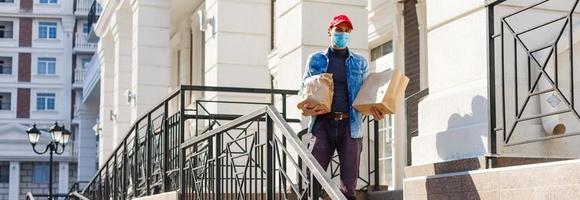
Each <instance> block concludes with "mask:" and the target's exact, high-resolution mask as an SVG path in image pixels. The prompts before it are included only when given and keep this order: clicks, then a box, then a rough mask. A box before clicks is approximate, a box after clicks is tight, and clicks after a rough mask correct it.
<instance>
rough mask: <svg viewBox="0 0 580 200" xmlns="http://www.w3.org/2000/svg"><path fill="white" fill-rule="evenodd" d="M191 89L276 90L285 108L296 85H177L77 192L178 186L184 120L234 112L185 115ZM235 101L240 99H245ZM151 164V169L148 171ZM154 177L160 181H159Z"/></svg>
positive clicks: (124, 195)
mask: <svg viewBox="0 0 580 200" xmlns="http://www.w3.org/2000/svg"><path fill="white" fill-rule="evenodd" d="M196 91H198V92H220V93H221V92H223V93H228V92H229V93H253V94H277V95H281V96H282V102H283V103H282V109H283V110H284V111H285V110H286V105H285V103H286V98H287V96H288V95H296V94H297V93H298V91H295V90H275V89H261V88H240V87H212V86H191V85H182V86H180V87H179V88H178V89H177V90H175V91H174V92H172V93H170V94H169V96H167V97H166V98H164V99H163V100H162V101H161V102H160V103H158V104H156V106H154V107H152V108H151V109H149V110H148V111H147V112H145V114H144V115H143V116H142V117H141V118H139V119H137V120H136V121H135V122H134V123H133V124H132V125H131V127H130V129H129V130H128V131H127V134H126V135H125V136H124V137H123V139H122V140H121V143H120V144H119V145H118V146H117V147H116V148H115V149H114V150H113V152H112V154H111V155H110V156H109V157H108V158H107V159H106V160H105V162H104V164H103V165H102V167H101V168H100V169H99V170H98V171H97V174H96V175H95V176H93V178H91V180H90V182H89V184H87V186H86V187H85V188H84V189H83V192H82V194H83V195H84V196H88V197H89V198H96V197H95V196H91V195H87V194H88V193H89V192H90V193H92V194H93V195H102V194H103V193H111V194H106V195H110V196H111V197H113V198H116V197H120V198H123V199H124V198H130V197H131V196H129V195H133V196H132V197H133V198H135V197H136V196H135V195H137V196H139V195H150V194H155V193H158V192H160V191H158V190H157V189H156V190H155V191H152V188H153V187H155V188H159V187H161V191H170V190H177V189H179V187H181V185H180V184H179V183H176V180H175V176H176V175H177V176H180V177H181V176H183V173H182V171H183V169H184V167H185V166H184V165H183V161H182V159H180V158H181V157H182V156H184V153H183V152H181V151H177V149H179V145H180V144H181V143H183V141H184V128H185V125H184V124H185V121H186V120H188V119H194V118H195V119H196V120H197V119H210V120H232V119H234V118H237V117H238V116H236V115H227V116H222V115H215V114H207V115H200V114H198V113H197V110H195V112H196V114H190V113H189V111H190V110H189V109H185V104H186V103H188V102H186V101H185V99H186V93H185V92H196ZM192 94H193V93H192ZM175 101H177V104H178V105H179V106H178V107H179V111H178V112H177V113H171V114H170V113H169V106H170V104H171V105H174V104H172V103H175ZM239 103H242V104H243V103H248V102H239ZM186 111H187V112H188V113H186ZM160 112H161V113H160ZM284 115H285V113H284ZM161 116H163V117H161ZM159 120H161V122H160V124H159V123H155V122H156V121H157V122H159ZM157 131H160V132H157ZM177 155H178V156H177ZM145 160H146V161H147V162H145ZM152 160H153V161H152ZM178 161H179V162H178ZM153 162H154V163H153ZM153 165H155V166H153ZM159 165H161V166H162V167H161V170H160V173H159V172H158V171H154V170H159V169H158V168H159ZM152 168H154V169H153V170H152ZM153 173H155V174H156V176H162V178H161V179H160V178H159V177H156V178H151V177H147V178H144V177H143V175H144V174H146V175H151V174H153ZM170 176H171V177H170ZM153 181H155V182H153ZM158 181H161V183H159V182H158ZM175 184H177V185H175ZM128 185H131V186H132V188H127V186H128ZM116 186H117V187H116ZM119 186H120V187H119ZM97 191H100V193H101V194H96V192H97ZM129 191H130V192H129ZM144 191H146V193H144ZM116 195H122V196H116Z"/></svg>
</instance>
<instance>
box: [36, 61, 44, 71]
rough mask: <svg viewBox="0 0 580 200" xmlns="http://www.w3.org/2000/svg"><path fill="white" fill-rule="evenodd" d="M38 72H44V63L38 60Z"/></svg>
mask: <svg viewBox="0 0 580 200" xmlns="http://www.w3.org/2000/svg"><path fill="white" fill-rule="evenodd" d="M37 70H38V74H46V63H45V62H41V61H38V69H37Z"/></svg>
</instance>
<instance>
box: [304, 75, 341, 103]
mask: <svg viewBox="0 0 580 200" xmlns="http://www.w3.org/2000/svg"><path fill="white" fill-rule="evenodd" d="M333 95H334V83H333V81H332V74H330V73H323V74H319V75H314V76H310V77H308V78H306V79H305V80H304V88H303V89H302V100H301V101H300V102H298V105H297V107H298V109H302V108H303V107H304V104H306V103H308V104H309V105H310V107H316V108H317V109H323V110H325V111H326V112H330V109H331V108H332V107H331V106H332V96H333Z"/></svg>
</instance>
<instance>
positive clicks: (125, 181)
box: [121, 140, 129, 199]
mask: <svg viewBox="0 0 580 200" xmlns="http://www.w3.org/2000/svg"><path fill="white" fill-rule="evenodd" d="M127 159H129V158H128V157H127V140H123V197H122V198H121V199H127V184H128V183H127V179H128V178H129V177H128V176H127Z"/></svg>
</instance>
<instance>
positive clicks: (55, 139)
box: [26, 122, 70, 200]
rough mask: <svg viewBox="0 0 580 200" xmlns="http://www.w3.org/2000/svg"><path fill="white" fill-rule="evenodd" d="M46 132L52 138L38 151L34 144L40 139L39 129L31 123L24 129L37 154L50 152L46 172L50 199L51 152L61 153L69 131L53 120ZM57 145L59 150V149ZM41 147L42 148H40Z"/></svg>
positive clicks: (50, 198) (50, 197)
mask: <svg viewBox="0 0 580 200" xmlns="http://www.w3.org/2000/svg"><path fill="white" fill-rule="evenodd" d="M48 132H50V136H51V138H52V140H51V141H50V143H48V144H47V145H46V147H45V148H44V151H38V150H36V148H35V147H36V144H37V143H38V140H39V139H40V134H41V132H40V130H38V128H36V124H33V125H32V127H31V128H29V129H28V130H26V133H27V134H28V140H29V141H30V144H31V145H32V150H33V151H34V152H35V153H37V154H39V155H42V154H45V153H46V152H49V153H50V160H49V163H48V164H49V173H48V176H49V177H48V199H49V200H52V199H53V198H52V165H53V164H52V162H53V161H52V156H53V154H57V155H61V154H62V153H64V147H65V145H66V144H67V143H68V140H69V139H70V132H69V131H68V130H66V129H65V128H64V125H63V126H59V125H58V123H56V122H54V125H53V126H52V127H50V129H49V130H48ZM59 147H61V148H60V151H59ZM41 149H42V148H41Z"/></svg>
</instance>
